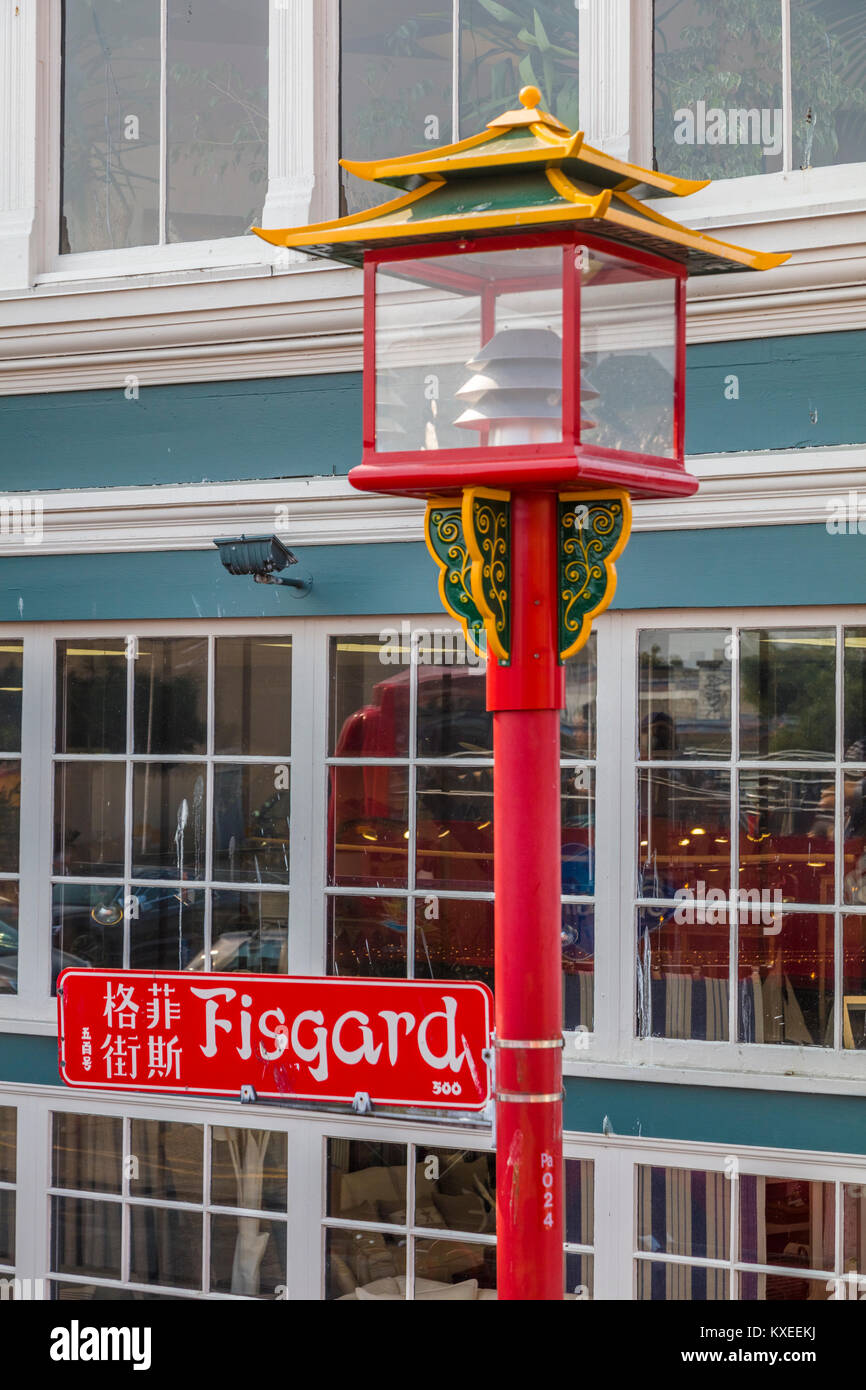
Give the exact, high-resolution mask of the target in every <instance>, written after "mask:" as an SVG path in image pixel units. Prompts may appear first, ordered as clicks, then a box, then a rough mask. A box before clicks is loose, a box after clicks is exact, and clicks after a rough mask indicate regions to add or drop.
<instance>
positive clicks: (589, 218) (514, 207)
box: [253, 87, 788, 275]
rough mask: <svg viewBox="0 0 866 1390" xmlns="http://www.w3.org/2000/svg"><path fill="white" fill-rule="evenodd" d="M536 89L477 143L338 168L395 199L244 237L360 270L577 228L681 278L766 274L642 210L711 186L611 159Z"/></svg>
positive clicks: (778, 258) (750, 254) (749, 259)
mask: <svg viewBox="0 0 866 1390" xmlns="http://www.w3.org/2000/svg"><path fill="white" fill-rule="evenodd" d="M540 100H541V96H540V93H539V91H538V88H537V87H524V88H523V90H522V91H521V93H520V101H521V108H520V109H518V110H515V111H506V112H504V113H503V115H501V116H499V117H497V119H496V120H495V121H491V122H490V124H489V125H488V127H487V129H486V130H484V131H482V132H481V134H479V135H473V136H470V137H469V138H468V139H466V140H461V141H458V142H457V143H456V144H453V145H443V146H441V147H439V148H438V149H434V150H423V151H421V152H420V153H417V154H408V155H398V156H396V157H393V158H389V159H375V160H367V161H357V160H351V159H342V160H341V161H340V163H341V164H342V166H343V167H344V168H345V169H346V170H348V172H349V173H351V174H354V175H355V176H356V177H358V178H360V179H363V180H365V181H367V182H374V183H383V184H386V185H388V186H391V187H394V188H397V189H400V190H401V196H399V197H397V198H393V199H391V200H390V201H389V202H386V203H382V204H380V205H379V206H378V207H374V208H369V209H365V210H364V211H362V212H357V213H353V214H351V215H350V216H348V217H340V218H336V219H334V220H332V221H328V222H318V223H313V224H312V225H310V226H308V227H300V228H289V229H284V230H279V231H272V230H269V229H264V228H261V227H254V228H253V231H254V232H256V234H257V235H258V236H260V237H262V238H263V239H264V240H265V241H268V242H270V243H271V244H272V245H274V246H291V247H297V248H299V249H302V250H305V251H307V252H308V253H309V254H310V255H316V256H325V257H327V258H328V259H332V260H338V261H344V262H346V263H348V264H350V265H360V264H361V263H362V262H363V256H364V252H365V251H367V250H372V249H374V248H376V247H386V246H402V245H407V244H410V243H411V242H413V241H415V240H416V239H423V240H425V241H430V242H434V241H441V240H445V239H450V238H452V237H455V236H469V235H475V234H478V233H480V234H482V235H491V234H493V235H496V234H499V235H505V234H507V233H509V232H511V233H514V232H519V231H528V230H538V231H552V230H555V229H556V228H557V227H559V226H567V225H568V224H571V223H576V222H580V223H581V224H582V229H583V230H585V231H586V232H587V233H593V232H594V233H595V234H596V235H600V236H603V237H605V238H607V239H608V240H611V241H618V242H622V243H623V244H625V245H628V246H634V247H638V248H640V249H642V250H646V251H651V252H653V253H654V254H656V255H660V256H665V257H667V258H668V259H673V260H676V261H679V262H681V263H684V264H685V265H686V266H687V268H688V270H689V272H690V273H691V274H693V275H694V274H696V275H701V274H712V273H716V272H719V271H729V270H768V269H771V268H772V267H774V266H777V265H780V264H781V263H782V262H783V261H786V260H787V259H788V255H787V254H785V253H771V252H760V251H749V250H747V249H745V248H744V247H741V246H734V245H732V244H730V243H728V242H724V241H719V240H718V239H717V238H715V237H710V236H705V235H704V234H703V233H701V232H693V231H690V230H689V228H688V227H684V226H682V225H681V224H680V223H678V222H675V221H673V220H672V219H670V218H668V217H665V216H663V215H662V214H661V213H659V212H657V211H656V210H655V209H653V208H648V207H646V206H645V205H644V204H643V202H642V199H643V198H646V197H653V198H657V197H661V196H673V197H686V196H688V195H689V194H690V193H694V192H696V191H697V190H698V189H700V188H703V187H705V186H706V184H707V183H708V182H709V180H693V179H680V178H677V177H676V176H674V175H671V174H664V173H659V172H657V171H654V170H649V169H643V168H641V167H640V165H637V164H629V163H628V162H626V161H624V160H620V159H614V158H613V157H612V156H610V155H606V154H604V153H603V152H602V151H601V150H596V149H594V148H593V147H592V146H590V145H586V144H585V143H584V139H583V133H582V131H577V132H575V133H572V132H571V131H569V130H568V129H567V127H565V126H564V125H562V123H561V122H560V121H558V120H557V119H556V118H555V117H554V116H551V115H550V114H549V113H547V112H545V111H542V110H541V109H540V107H539V105H538V103H539V101H540Z"/></svg>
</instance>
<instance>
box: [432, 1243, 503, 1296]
mask: <svg viewBox="0 0 866 1390" xmlns="http://www.w3.org/2000/svg"><path fill="white" fill-rule="evenodd" d="M495 1290H496V1246H495V1245H478V1244H476V1243H475V1242H470V1241H456V1240H417V1239H416V1241H415V1298H416V1299H417V1300H418V1301H419V1302H424V1303H426V1302H428V1301H432V1302H437V1301H439V1300H440V1299H441V1300H443V1301H444V1300H448V1301H449V1302H451V1301H452V1300H453V1301H455V1302H467V1303H474V1302H475V1301H476V1300H477V1299H479V1298H481V1297H482V1296H483V1293H484V1292H487V1293H488V1294H489V1295H490V1296H493V1297H495Z"/></svg>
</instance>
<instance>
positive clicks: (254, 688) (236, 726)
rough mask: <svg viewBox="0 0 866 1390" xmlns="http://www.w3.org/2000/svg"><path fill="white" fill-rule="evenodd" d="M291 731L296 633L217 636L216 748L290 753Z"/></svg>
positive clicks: (216, 750) (218, 751) (237, 751)
mask: <svg viewBox="0 0 866 1390" xmlns="http://www.w3.org/2000/svg"><path fill="white" fill-rule="evenodd" d="M291 730H292V641H291V638H290V637H219V638H217V641H216V680H215V685H214V752H215V753H244V754H247V755H249V754H255V753H265V754H268V753H270V754H273V755H277V754H280V753H282V754H287V753H288V752H289V750H290V747H291Z"/></svg>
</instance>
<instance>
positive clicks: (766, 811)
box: [740, 769, 835, 906]
mask: <svg viewBox="0 0 866 1390" xmlns="http://www.w3.org/2000/svg"><path fill="white" fill-rule="evenodd" d="M834 798H835V788H834V784H833V781H832V780H831V779H830V778H828V777H827V776H825V775H823V774H821V773H817V772H806V773H795V772H775V771H772V770H770V769H768V770H767V772H741V773H740V892H741V893H744V892H749V893H751V894H753V895H759V896H760V897H761V900H762V901H763V902H766V903H770V902H774V903H775V904H776V905H777V906H781V904H782V901H786V902H795V903H796V902H798V903H830V902H832V901H833V897H834V892H835V889H834V857H833V834H834V825H833V801H834ZM753 901H757V898H756V897H753Z"/></svg>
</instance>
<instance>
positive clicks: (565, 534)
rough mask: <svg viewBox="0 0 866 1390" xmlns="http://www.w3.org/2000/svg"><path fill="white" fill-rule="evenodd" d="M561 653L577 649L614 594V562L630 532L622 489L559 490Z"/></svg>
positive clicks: (627, 504)
mask: <svg viewBox="0 0 866 1390" xmlns="http://www.w3.org/2000/svg"><path fill="white" fill-rule="evenodd" d="M558 529H559V547H558V552H559V657H560V660H561V661H564V660H565V659H566V657H569V656H571V655H572V654H573V653H574V652H576V651H579V650H580V648H581V647H582V646H583V645H584V643H585V642H586V640H587V638H588V637H589V634H590V632H591V631H592V620H593V618H595V617H596V616H597V615H598V614H599V613H603V612H604V610H605V608H607V607H608V605H609V604H610V603H611V601H612V599H613V596H614V594H615V592H616V569H615V568H614V561H615V560H616V559H617V558H618V557H619V556H620V555H621V554H622V552H623V551H624V550H625V547H626V543H627V541H628V538H629V536H630V534H631V500H630V498H629V495H628V493H627V492H624V491H622V490H621V489H620V488H605V489H604V491H599V492H583V493H579V492H574V493H571V492H561V493H560V494H559V528H558Z"/></svg>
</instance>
